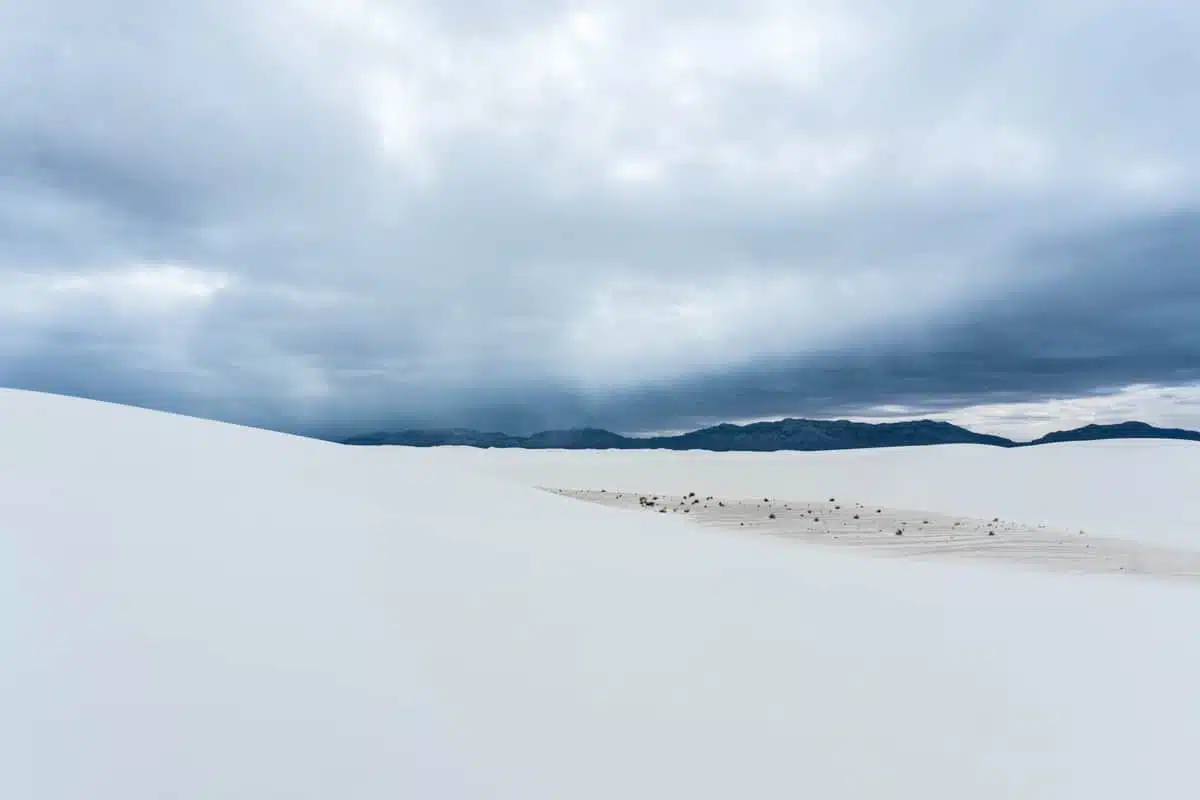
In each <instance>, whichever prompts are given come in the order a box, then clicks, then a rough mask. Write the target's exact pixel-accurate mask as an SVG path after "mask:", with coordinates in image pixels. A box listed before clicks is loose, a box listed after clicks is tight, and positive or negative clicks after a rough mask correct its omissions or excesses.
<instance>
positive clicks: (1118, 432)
mask: <svg viewBox="0 0 1200 800" xmlns="http://www.w3.org/2000/svg"><path fill="white" fill-rule="evenodd" d="M1097 439H1188V440H1190V441H1193V442H1200V433H1197V432H1196V431H1188V430H1183V429H1182V428H1156V427H1154V426H1153V425H1147V424H1146V423H1145V422H1119V423H1117V424H1115V425H1084V426H1083V427H1082V428H1073V429H1072V430H1069V431H1055V432H1054V433H1048V434H1046V435H1045V436H1043V437H1042V438H1040V439H1034V440H1033V441H1032V442H1027V443H1026V444H1025V445H1024V446H1030V445H1035V444H1051V443H1053V442H1090V441H1095V440H1097Z"/></svg>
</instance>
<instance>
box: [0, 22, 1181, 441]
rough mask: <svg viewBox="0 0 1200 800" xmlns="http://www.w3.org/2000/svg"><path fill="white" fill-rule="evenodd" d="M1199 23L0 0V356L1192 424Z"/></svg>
mask: <svg viewBox="0 0 1200 800" xmlns="http://www.w3.org/2000/svg"><path fill="white" fill-rule="evenodd" d="M1198 41H1200V4H1197V3H1195V2H1194V0H1174V1H1171V2H1168V1H1166V0H1121V1H1117V0H1053V1H1052V2H1046V1H1044V0H1010V2H994V0H902V1H899V2H898V1H896V0H840V1H839V2H800V1H799V0H780V1H779V2H769V1H767V0H728V1H726V0H667V1H666V2H659V3H647V2H643V0H608V1H607V2H604V3H597V4H594V5H587V4H583V3H567V2H555V1H554V0H545V1H540V0H528V1H526V2H517V0H437V2H434V1H433V0H429V2H392V1H390V0H263V2H256V3H250V2H245V0H191V2H186V3H182V2H181V3H176V2H165V1H164V0H107V1H106V2H103V3H97V2H94V0H0V383H2V384H4V385H8V386H15V387H21V388H32V389H43V390H49V391H57V392H65V393H71V394H80V395H86V396H91V397H97V398H102V399H108V400H116V401H121V402H130V403H136V404H140V405H147V406H152V407H157V408H164V409H169V410H176V411H183V412H186V413H193V414H199V415H203V416H211V417H216V418H220V419H228V420H233V421H238V422H245V423H250V424H255V425H264V426H268V427H276V428H282V429H286V430H295V431H301V432H308V433H319V434H330V435H333V434H340V433H358V432H363V431H368V430H375V429H379V428H389V427H410V426H419V427H426V426H443V425H455V426H458V425H462V426H471V427H480V428H487V429H499V430H507V431H510V432H522V431H528V430H532V429H542V428H551V427H571V426H580V425H602V426H605V427H609V428H613V429H616V430H622V431H627V432H637V431H656V430H676V429H683V428H690V427H696V426H698V425H702V424H707V423H711V422H715V421H722V420H749V419H759V418H771V417H781V416H789V415H790V416H813V417H847V416H849V417H854V418H894V417H897V416H900V417H903V416H928V415H936V416H939V417H941V418H949V419H953V420H955V421H959V422H964V423H967V424H971V425H973V426H974V427H977V428H978V429H981V430H991V431H995V432H1000V433H1005V434H1007V435H1017V436H1018V437H1019V436H1021V435H1024V434H1025V433H1030V434H1032V435H1036V434H1037V433H1040V432H1044V431H1045V430H1048V429H1053V428H1057V427H1069V426H1071V425H1073V424H1081V423H1082V422H1086V421H1092V420H1093V419H1095V420H1099V421H1110V420H1114V419H1124V418H1128V417H1130V416H1137V417H1139V418H1142V419H1145V420H1147V421H1150V422H1157V423H1159V424H1177V425H1183V426H1190V427H1200V196H1198V195H1200V145H1197V142H1200V80H1197V76H1198V75H1200V48H1197V47H1196V46H1195V43H1196V42H1198ZM1060 421H1061V422H1063V423H1064V424H1063V425H1059V424H1058V423H1059V422H1060Z"/></svg>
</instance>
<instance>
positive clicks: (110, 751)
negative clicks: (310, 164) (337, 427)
mask: <svg viewBox="0 0 1200 800" xmlns="http://www.w3.org/2000/svg"><path fill="white" fill-rule="evenodd" d="M1159 444H1161V443H1153V444H1146V445H1145V446H1143V447H1141V448H1140V449H1138V450H1137V451H1136V452H1137V455H1136V456H1135V458H1136V459H1137V461H1138V470H1137V472H1136V476H1135V479H1134V480H1132V482H1131V483H1130V485H1129V486H1128V487H1126V489H1127V492H1126V493H1125V494H1124V495H1123V497H1122V498H1117V499H1114V498H1112V497H1101V498H1099V499H1098V502H1099V503H1101V504H1103V505H1104V506H1105V508H1108V509H1115V510H1117V511H1120V510H1121V508H1122V505H1121V504H1122V503H1129V504H1136V503H1143V504H1145V503H1146V502H1147V501H1148V500H1150V499H1155V500H1156V501H1163V498H1159V497H1158V496H1157V495H1156V494H1155V492H1156V491H1158V487H1163V486H1168V487H1170V486H1172V485H1177V484H1173V483H1172V482H1175V481H1177V480H1178V477H1177V475H1176V474H1175V471H1176V470H1178V469H1179V468H1180V467H1181V465H1182V466H1183V467H1184V468H1190V469H1194V462H1190V461H1188V458H1189V456H1186V455H1183V451H1181V450H1178V449H1176V448H1173V447H1167V446H1157V445H1159ZM1104 449H1105V448H1096V452H1098V453H1100V452H1103V451H1104ZM1037 452H1038V451H1036V450H1030V451H1028V453H1027V454H1022V455H1021V458H1023V459H1025V461H1024V467H1023V469H1024V472H1025V480H1026V482H1027V484H1028V486H1029V492H1030V495H1031V496H1033V497H1036V498H1039V499H1038V500H1037V501H1036V502H1035V501H1033V500H1030V501H1028V502H1030V503H1031V504H1033V506H1031V508H1032V507H1037V508H1041V509H1044V510H1045V512H1046V513H1047V514H1048V515H1049V516H1050V517H1054V516H1055V515H1061V517H1062V518H1064V519H1066V518H1070V519H1071V520H1074V517H1073V516H1072V515H1073V514H1074V513H1075V511H1076V506H1074V505H1072V502H1071V497H1072V495H1071V491H1072V490H1070V489H1067V490H1066V491H1060V492H1059V493H1058V494H1057V495H1056V494H1054V493H1053V491H1051V490H1048V489H1047V488H1046V486H1045V485H1046V484H1049V483H1053V482H1054V481H1055V480H1057V479H1058V478H1059V476H1058V474H1057V469H1058V467H1059V466H1060V461H1059V459H1060V458H1061V456H1060V455H1057V453H1061V452H1066V451H1061V450H1056V449H1053V448H1047V449H1046V450H1044V451H1042V452H1043V453H1045V454H1046V455H1045V456H1044V460H1041V461H1039V457H1038V456H1037V455H1036V454H1037ZM1156 454H1157V455H1156ZM535 455H536V458H533V457H531V458H525V456H535ZM594 455H598V456H603V455H604V454H594ZM822 455H826V456H831V457H830V458H829V459H828V463H829V464H831V465H836V464H840V463H843V458H842V457H841V456H834V455H833V454H822ZM904 458H905V459H908V462H907V463H908V464H909V466H911V468H913V469H914V470H922V471H923V473H922V474H923V475H924V476H925V480H929V479H930V476H935V475H937V474H939V473H938V471H939V470H942V469H945V470H948V471H950V472H954V471H955V470H958V469H961V468H962V466H963V463H964V459H966V460H969V459H971V458H975V456H974V455H966V456H959V455H955V451H954V450H953V449H951V450H944V449H942V448H928V449H926V450H924V451H921V452H920V453H916V452H911V453H909V454H908V455H905V456H904ZM1097 458H1101V459H1102V458H1104V456H1102V455H1101V456H1097ZM539 459H540V460H539ZM622 459H623V460H622V461H619V462H618V461H616V460H613V459H610V460H608V461H605V459H604V458H603V457H600V458H595V459H590V460H589V459H588V458H581V457H579V456H578V455H572V456H570V457H569V458H568V457H567V456H565V455H563V454H520V455H514V454H508V455H503V454H488V453H480V452H478V451H471V452H462V451H442V450H436V451H431V450H410V449H404V448H379V449H373V448H349V447H339V446H336V445H329V444H324V443H320V442H314V441H307V440H303V439H297V438H292V437H286V436H281V435H276V434H271V433H266V432H262V431H254V430H248V429H242V428H236V427H232V426H226V425H220V424H216V423H208V422H202V421H198V420H192V419H185V418H181V417H173V416H168V415H162V414H155V413H150V412H146V411H141V410H136V409H129V408H121V407H116V406H109V405H103V404H99V403H91V402H86V401H80V400H72V399H67V398H59V397H50V396H44V395H36V394H29V393H22V392H8V391H6V392H0V642H2V643H3V647H4V653H3V655H4V657H3V658H2V659H0V710H2V713H0V797H3V798H6V799H7V798H13V799H14V800H25V799H27V798H37V799H38V800H46V799H49V800H66V798H72V799H74V798H97V797H104V798H121V799H122V800H149V799H150V798H155V799H156V800H157V798H163V797H172V798H213V797H220V798H227V799H234V800H243V799H244V800H251V798H253V800H261V798H264V797H288V798H313V799H314V800H315V799H316V798H321V800H326V799H327V798H332V797H337V798H356V799H357V798H389V800H392V799H394V798H397V797H438V798H611V797H618V796H619V797H645V798H663V797H689V798H728V797H755V798H766V797H778V798H789V799H790V798H796V797H849V798H870V797H880V798H883V797H887V798H893V797H928V798H954V799H955V800H957V799H958V798H964V797H970V798H984V799H985V800H986V799H987V798H1013V797H1021V798H1056V799H1061V798H1089V800H1092V799H1094V798H1128V797H1147V798H1192V797H1195V796H1197V795H1198V793H1200V767H1197V766H1196V762H1195V760H1194V755H1195V746H1196V743H1197V742H1200V692H1197V691H1196V689H1195V682H1196V677H1195V676H1196V675H1198V674H1200V636H1198V635H1197V633H1198V631H1197V627H1198V624H1200V623H1198V622H1197V620H1200V613H1198V612H1200V591H1197V590H1196V589H1195V587H1194V586H1191V585H1186V584H1176V583H1169V582H1154V581H1138V580H1128V579H1126V578H1124V577H1123V576H1105V575H1061V574H1039V573H1034V572H1025V571H1021V570H1008V571H1006V570H994V569H987V568H979V567H977V566H973V565H970V564H965V563H963V564H953V565H949V564H941V563H924V562H920V561H898V560H887V559H875V558H864V557H862V556H860V555H858V554H856V553H854V552H852V551H841V550H836V549H832V548H805V547H796V546H794V545H793V544H791V543H789V542H787V541H785V540H783V539H779V538H775V537H766V536H747V537H737V536H730V535H728V534H727V533H724V532H721V531H713V530H710V529H707V528H704V527H701V526H695V525H689V524H687V523H686V522H684V521H683V520H682V519H678V518H668V519H662V518H661V517H660V516H651V515H650V514H635V513H629V512H628V511H623V510H619V509H612V508H605V507H603V506H600V505H597V504H589V503H581V502H579V501H578V500H575V499H572V498H567V497H557V496H554V495H552V494H548V493H545V492H539V491H537V490H535V489H533V488H530V487H529V486H522V485H520V484H521V483H529V484H533V483H542V484H547V485H560V486H577V487H589V486H590V487H595V488H605V487H603V486H599V485H598V483H599V481H597V480H591V479H590V478H606V479H611V480H612V482H613V486H611V487H608V488H616V486H615V484H616V483H617V482H618V481H617V480H616V479H617V478H619V479H620V480H621V481H628V482H629V485H630V486H633V487H643V486H644V487H647V488H650V487H657V488H658V489H659V490H669V489H670V488H671V487H672V486H678V487H679V490H682V491H692V490H697V491H700V490H701V489H702V486H701V485H702V484H705V482H706V480H707V485H706V486H705V488H707V490H708V491H709V493H712V491H713V490H714V489H721V488H724V490H725V491H724V494H728V495H730V496H753V494H756V493H758V492H759V491H762V492H764V493H769V494H780V495H781V496H782V492H779V491H772V490H771V488H770V487H768V488H766V489H760V488H757V487H758V486H759V484H758V483H755V484H754V485H755V487H756V488H754V489H752V490H751V491H743V489H742V486H741V485H739V484H738V480H742V478H738V476H737V471H736V470H729V469H728V467H727V464H728V460H724V459H722V458H719V457H713V456H708V455H699V454H694V455H691V456H689V457H686V458H684V457H679V458H674V459H672V458H659V457H655V456H647V455H645V454H622ZM942 459H947V460H948V464H949V465H948V466H937V465H939V464H944V463H946V462H943V461H942ZM1086 460H1087V459H1086V458H1081V459H1080V461H1086ZM614 463H621V464H623V465H624V467H625V469H624V470H623V471H622V470H615V471H611V472H607V473H604V471H605V470H612V469H613V467H612V465H613V464H614ZM779 463H780V464H781V465H782V464H786V463H787V460H786V459H780V460H779ZM813 463H819V462H813ZM714 464H715V466H714ZM1189 464H1190V465H1191V466H1190V467H1189V466H1188V465H1189ZM597 465H601V466H597ZM673 470H674V471H673ZM706 470H707V472H706ZM588 471H595V474H591V475H585V474H584V473H587V472H588ZM600 473H604V474H600ZM701 473H703V474H701ZM499 474H503V476H504V477H503V478H501V477H499ZM825 474H826V475H827V476H828V475H837V476H839V477H837V479H836V480H841V481H845V482H846V483H845V484H844V486H845V487H846V488H853V487H855V486H858V487H859V488H860V489H861V491H860V492H855V494H856V495H859V496H861V498H862V500H863V501H864V502H866V501H870V502H881V503H886V504H888V505H889V506H894V507H897V508H930V509H934V510H936V509H939V508H940V507H941V506H939V504H937V503H932V502H931V503H926V502H916V501H920V500H921V499H922V498H921V497H919V496H917V495H915V494H914V495H908V496H904V497H900V498H899V499H901V500H902V501H903V502H896V498H894V497H891V496H888V495H887V492H886V491H885V490H886V489H888V486H889V484H887V483H886V482H879V474H880V473H876V474H875V477H874V478H871V476H870V475H868V474H864V475H863V476H862V481H861V482H860V484H855V483H854V482H853V480H852V479H851V475H852V471H851V470H849V469H848V468H845V467H839V466H831V467H830V468H829V470H828V471H827V472H826V473H825ZM547 475H552V476H553V477H555V478H557V480H546V479H545V478H546V477H547ZM722 476H724V478H725V479H728V485H725V486H723V487H722V485H721V479H722ZM756 477H757V478H761V477H762V476H761V475H759V476H750V475H747V476H745V478H744V480H745V481H746V485H749V483H751V482H752V480H751V479H752V478H756ZM944 477H945V478H946V480H947V481H949V482H950V483H951V484H952V485H957V484H956V481H957V480H958V479H957V476H955V475H947V476H944ZM585 478H587V479H586V480H585ZM648 478H653V479H654V480H648ZM702 479H705V480H702ZM872 479H874V480H876V481H877V482H876V483H875V484H871V483H870V480H872ZM776 480H780V481H781V482H782V481H783V479H781V478H776ZM828 480H830V481H833V480H834V478H828ZM905 480H908V479H907V478H897V479H896V481H897V483H896V484H894V485H892V488H893V489H895V491H896V492H897V497H899V495H903V494H904V493H903V491H901V489H902V488H903V486H909V488H912V487H913V486H916V484H912V485H911V486H910V485H909V484H903V481H905ZM1014 481H1015V478H1014ZM693 484H694V485H693ZM901 484H903V486H901ZM896 486H901V489H896V488H895V487H896ZM1016 487H1017V484H1015V483H1014V484H1013V489H1014V491H1013V493H1012V494H1011V498H1010V499H1011V500H1012V502H1013V503H1017V502H1021V497H1022V496H1021V495H1020V493H1019V492H1016V491H1015V488H1016ZM876 490H878V494H876ZM809 491H812V492H814V493H815V495H816V497H815V498H813V499H817V500H820V499H821V495H824V494H826V493H827V492H829V491H830V488H829V484H819V483H817V482H816V481H814V482H813V483H810V484H809V489H808V490H806V491H805V492H800V493H797V496H800V497H812V495H809ZM914 491H915V490H914ZM944 491H946V492H947V493H948V494H947V495H946V499H949V500H951V501H953V500H955V497H956V496H955V495H953V493H952V491H951V490H950V489H946V490H944ZM1001 494H1003V493H1001ZM834 496H836V495H834ZM1056 497H1057V498H1059V499H1060V500H1062V507H1058V506H1056V505H1055V504H1054V502H1055V498H1056ZM826 499H827V498H826ZM926 499H932V500H936V499H937V498H935V497H932V495H931V496H930V497H929V498H926ZM990 499H991V498H988V497H984V496H982V495H970V494H968V495H967V496H966V497H964V498H962V500H961V503H960V504H959V505H958V506H957V507H950V506H947V507H946V508H945V509H944V510H945V511H947V512H948V513H959V514H970V513H972V508H971V505H972V503H976V502H980V503H982V502H984V501H985V500H990ZM1003 499H1004V497H1000V500H1003ZM1176 499H1177V501H1178V502H1177V503H1176V505H1174V506H1172V508H1174V509H1175V511H1174V512H1171V511H1168V510H1163V509H1160V510H1159V511H1157V512H1155V513H1157V514H1159V516H1158V517H1155V519H1157V520H1159V521H1161V522H1164V523H1166V524H1169V525H1181V524H1182V523H1180V520H1181V519H1182V520H1186V519H1188V517H1187V514H1188V513H1190V512H1189V511H1187V510H1186V509H1180V508H1179V505H1180V503H1182V502H1183V499H1182V498H1176ZM1037 503H1042V504H1043V505H1041V506H1037ZM1000 505H1001V507H998V508H995V509H994V510H993V509H992V508H988V509H987V510H986V511H984V512H983V513H976V516H984V517H990V516H991V515H999V516H1003V517H1006V518H1013V519H1021V518H1024V519H1027V520H1031V521H1037V517H1036V515H1034V516H1033V517H1030V516H1029V515H1020V514H1014V513H1012V511H1011V510H1009V509H1007V508H1005V507H1003V504H1002V503H1001V504H1000ZM1151 505H1152V504H1151ZM1125 518H1126V519H1139V518H1144V517H1139V516H1138V514H1137V513H1134V512H1133V511H1129V512H1128V514H1127V516H1126V517H1125ZM1068 524H1069V525H1074V524H1084V525H1086V524H1088V523H1087V522H1083V523H1074V522H1070V523H1068ZM1097 533H1099V531H1097ZM1176 533H1179V531H1176Z"/></svg>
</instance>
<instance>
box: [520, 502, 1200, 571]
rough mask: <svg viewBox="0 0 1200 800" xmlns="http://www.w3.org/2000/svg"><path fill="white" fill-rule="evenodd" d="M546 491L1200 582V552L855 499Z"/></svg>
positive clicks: (863, 545) (950, 554) (919, 547)
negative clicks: (792, 498)
mask: <svg viewBox="0 0 1200 800" xmlns="http://www.w3.org/2000/svg"><path fill="white" fill-rule="evenodd" d="M540 488H543V489H544V490H545V491H549V492H552V493H554V494H558V495H562V496H566V497H572V498H575V499H578V500H583V501H587V502H591V503H598V504H600V505H604V506H609V507H613V508H622V509H629V510H635V511H641V512H643V513H655V514H664V515H675V516H678V517H686V518H687V519H689V520H690V521H694V522H696V523H698V524H701V525H706V526H710V527H716V528H721V529H724V530H730V531H737V532H742V533H748V532H753V533H758V534H765V535H770V536H778V537H783V538H786V539H790V540H795V541H797V542H802V543H806V544H816V545H823V546H830V547H847V548H855V549H858V550H862V551H865V552H867V553H870V554H872V555H879V556H890V557H909V558H933V559H960V560H961V559H967V560H976V561H979V560H982V561H988V562H993V563H1001V564H1003V563H1008V564H1019V565H1024V566H1027V567H1034V568H1039V569H1048V570H1052V571H1056V572H1070V573H1091V574H1095V573H1110V574H1111V573H1115V574H1129V575H1141V576H1146V577H1154V578H1164V579H1175V580H1186V581H1197V582H1200V552H1196V551H1190V550H1182V549H1175V548H1170V547H1165V546H1155V545H1147V544H1142V543H1138V542H1133V541H1128V540H1124V539H1117V538H1112V537H1100V536H1093V535H1090V534H1088V532H1087V531H1085V530H1075V531H1066V530H1059V529H1052V528H1049V527H1047V526H1045V525H1044V524H1029V523H1024V522H1018V521H1013V520H1006V519H1001V518H1000V517H993V518H991V519H981V518H975V517H962V516H954V515H949V514H942V513H936V512H929V511H917V510H909V509H897V508H888V507H885V506H878V505H871V504H865V503H861V502H857V501H855V500H853V499H848V498H847V499H839V498H837V497H829V498H826V499H824V500H821V501H816V502H813V501H798V500H785V499H782V498H774V497H758V498H730V497H719V496H714V495H708V494H703V493H697V492H689V493H687V494H683V495H678V494H675V495H672V494H658V493H652V492H651V493H636V492H626V491H609V490H606V489H562V488H550V487H540Z"/></svg>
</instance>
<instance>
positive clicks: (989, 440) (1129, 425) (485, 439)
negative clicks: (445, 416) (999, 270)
mask: <svg viewBox="0 0 1200 800" xmlns="http://www.w3.org/2000/svg"><path fill="white" fill-rule="evenodd" d="M1096 439H1188V440H1192V441H1200V433H1198V432H1196V431H1189V430H1183V429H1180V428H1156V427H1154V426H1152V425H1147V424H1146V423H1144V422H1122V423H1118V424H1115V425H1085V426H1084V427H1082V428H1074V429H1072V430H1066V431H1055V432H1054V433H1049V434H1046V435H1045V436H1042V437H1041V438H1039V439H1035V440H1033V441H1031V442H1017V441H1013V440H1012V439H1006V438H1004V437H1003V436H991V435H988V434H983V433H975V432H974V431H971V430H968V429H966V428H963V427H960V426H958V425H952V424H951V423H949V422H938V421H934V420H927V419H922V420H910V421H905V422H881V423H869V422H850V421H847V420H812V419H790V418H789V419H782V420H776V421H774V422H755V423H751V424H749V425H732V424H723V425H715V426H713V427H710V428H702V429H700V430H696V431H691V432H689V433H683V434H678V435H675V436H623V435H621V434H619V433H613V432H612V431H607V430H604V429H601V428H576V429H570V430H556V431H542V432H540V433H534V434H531V435H529V436H514V435H510V434H506V433H488V432H483V431H477V430H472V429H469V428H446V429H429V430H402V431H394V432H384V433H371V434H367V435H363V436H354V437H351V438H349V439H345V440H343V441H344V443H345V444H352V445H402V446H408V447H438V446H444V445H457V446H465V447H502V448H525V449H560V450H716V451H756V452H763V451H772V450H850V449H858V448H868V447H905V446H914V445H931V444H986V445H992V446H995V447H1030V446H1033V445H1039V444H1051V443H1054V442H1076V441H1090V440H1096Z"/></svg>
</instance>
